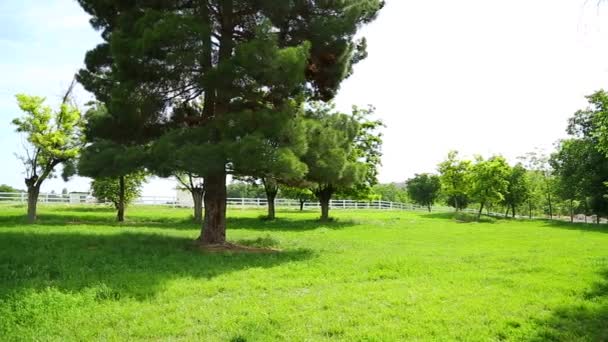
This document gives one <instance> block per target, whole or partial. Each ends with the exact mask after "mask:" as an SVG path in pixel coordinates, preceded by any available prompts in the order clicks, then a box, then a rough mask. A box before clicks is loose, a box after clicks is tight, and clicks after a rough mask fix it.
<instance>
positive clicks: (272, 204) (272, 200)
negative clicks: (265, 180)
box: [266, 192, 277, 220]
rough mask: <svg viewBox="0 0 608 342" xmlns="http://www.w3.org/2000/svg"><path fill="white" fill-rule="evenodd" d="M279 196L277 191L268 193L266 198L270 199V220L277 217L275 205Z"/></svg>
mask: <svg viewBox="0 0 608 342" xmlns="http://www.w3.org/2000/svg"><path fill="white" fill-rule="evenodd" d="M276 197H277V193H276V192H275V193H269V192H267V193H266V200H267V201H268V219H269V220H274V219H275V217H276V216H275V209H274V208H275V206H274V200H275V198H276Z"/></svg>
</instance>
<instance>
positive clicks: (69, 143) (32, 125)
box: [12, 82, 84, 223]
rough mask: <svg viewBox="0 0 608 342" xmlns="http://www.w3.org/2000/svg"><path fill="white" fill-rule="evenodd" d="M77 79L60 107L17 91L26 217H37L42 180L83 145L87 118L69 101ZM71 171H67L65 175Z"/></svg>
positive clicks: (15, 122) (68, 163)
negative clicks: (20, 112)
mask: <svg viewBox="0 0 608 342" xmlns="http://www.w3.org/2000/svg"><path fill="white" fill-rule="evenodd" d="M73 88H74V82H72V84H71V85H70V86H69V88H68V90H67V92H66V93H65V95H64V96H63V99H62V101H61V105H60V106H59V109H58V110H57V111H53V110H52V109H51V108H50V107H48V106H45V105H44V101H45V99H44V98H41V97H36V96H28V95H23V94H20V95H17V102H18V104H19V108H20V109H21V110H22V111H23V112H24V114H25V115H24V116H23V117H21V118H17V119H14V120H13V122H12V123H13V125H15V126H16V127H17V132H19V133H23V134H24V136H25V143H24V148H25V154H23V155H20V156H19V159H20V160H21V161H22V162H23V165H24V166H25V175H26V177H25V185H26V186H27V194H28V199H27V217H28V221H29V222H30V223H33V222H34V221H36V207H37V204H38V196H39V194H40V187H41V186H42V183H43V182H44V181H45V180H47V179H48V178H50V177H53V173H54V171H55V167H57V166H58V165H60V164H63V166H64V171H68V170H70V169H71V168H72V167H71V166H72V163H73V161H74V160H75V158H76V157H77V156H78V154H79V153H80V150H81V148H82V146H83V145H84V136H83V126H84V119H83V117H82V116H81V115H80V111H79V110H78V108H76V106H74V105H73V104H71V103H70V96H71V93H72V89H73ZM67 176H68V173H67V172H64V178H67Z"/></svg>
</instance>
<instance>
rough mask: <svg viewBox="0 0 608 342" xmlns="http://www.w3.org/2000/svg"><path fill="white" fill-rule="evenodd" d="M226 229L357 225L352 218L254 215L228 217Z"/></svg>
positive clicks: (310, 228)
mask: <svg viewBox="0 0 608 342" xmlns="http://www.w3.org/2000/svg"><path fill="white" fill-rule="evenodd" d="M227 224H228V229H248V230H260V231H307V230H314V229H319V228H328V229H343V228H347V227H352V226H355V225H357V223H356V222H355V221H353V220H333V221H327V222H323V221H319V220H302V219H290V218H276V219H274V220H271V221H269V220H264V219H261V218H254V217H228V222H227Z"/></svg>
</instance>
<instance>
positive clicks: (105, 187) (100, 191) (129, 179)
mask: <svg viewBox="0 0 608 342" xmlns="http://www.w3.org/2000/svg"><path fill="white" fill-rule="evenodd" d="M145 181H146V174H145V173H144V172H135V173H132V174H128V175H124V176H120V177H108V178H98V179H94V180H93V182H91V190H92V192H93V197H95V198H97V200H98V201H100V202H110V203H112V204H114V208H115V209H116V218H117V220H118V221H119V222H123V221H124V218H125V208H126V207H127V205H128V204H130V203H132V202H133V201H134V200H135V199H137V198H138V197H139V196H140V195H141V187H142V185H143V183H144V182H145Z"/></svg>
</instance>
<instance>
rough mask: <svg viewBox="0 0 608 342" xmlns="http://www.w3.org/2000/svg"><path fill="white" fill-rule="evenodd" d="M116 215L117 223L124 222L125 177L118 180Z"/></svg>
mask: <svg viewBox="0 0 608 342" xmlns="http://www.w3.org/2000/svg"><path fill="white" fill-rule="evenodd" d="M116 209H117V210H118V213H117V214H116V219H117V220H118V222H124V221H125V176H120V177H119V178H118V205H117V206H116Z"/></svg>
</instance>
